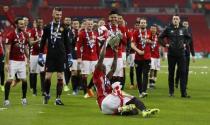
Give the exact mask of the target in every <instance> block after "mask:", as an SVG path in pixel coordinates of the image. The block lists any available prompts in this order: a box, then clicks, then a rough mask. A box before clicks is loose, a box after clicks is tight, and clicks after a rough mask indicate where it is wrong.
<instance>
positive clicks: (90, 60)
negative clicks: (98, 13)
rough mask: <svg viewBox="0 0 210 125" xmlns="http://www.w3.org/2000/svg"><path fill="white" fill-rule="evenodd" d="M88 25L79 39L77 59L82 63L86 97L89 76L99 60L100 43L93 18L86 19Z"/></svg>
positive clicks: (81, 32)
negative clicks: (94, 28) (94, 29)
mask: <svg viewBox="0 0 210 125" xmlns="http://www.w3.org/2000/svg"><path fill="white" fill-rule="evenodd" d="M86 24H87V27H86V29H85V30H82V31H80V33H79V36H78V41H77V57H78V58H77V60H78V63H79V64H81V73H82V83H83V88H84V94H85V96H84V97H85V98H87V96H88V95H90V94H87V76H88V75H89V74H90V73H92V72H93V71H94V69H95V65H96V63H97V60H98V53H99V51H100V50H99V45H98V39H97V36H98V34H97V33H96V32H94V31H93V20H92V19H88V20H87V21H86Z"/></svg>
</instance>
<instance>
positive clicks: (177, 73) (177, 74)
mask: <svg viewBox="0 0 210 125" xmlns="http://www.w3.org/2000/svg"><path fill="white" fill-rule="evenodd" d="M189 66H190V56H186V86H187V83H188V75H189ZM175 81H176V83H177V84H178V83H179V81H180V69H179V68H177V70H176V78H175Z"/></svg>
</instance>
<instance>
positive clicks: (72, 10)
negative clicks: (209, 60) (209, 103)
mask: <svg viewBox="0 0 210 125" xmlns="http://www.w3.org/2000/svg"><path fill="white" fill-rule="evenodd" d="M46 1H47V6H40V7H39V8H38V15H39V16H40V17H42V18H43V19H44V21H45V23H47V22H49V21H51V19H52V17H51V13H52V8H53V7H54V6H58V5H59V6H63V7H64V9H63V17H65V16H69V17H77V18H79V19H82V18H85V17H94V18H99V17H107V16H108V13H109V11H110V8H106V7H102V6H101V2H102V1H101V0H46ZM132 1H133V6H134V7H140V8H141V7H144V8H145V7H148V8H156V7H157V8H159V13H157V14H154V13H146V14H143V13H141V12H136V11H135V13H136V14H132V13H126V14H123V15H124V18H125V20H126V21H127V22H128V23H127V24H128V27H132V26H133V24H134V22H135V19H136V17H141V16H145V17H147V18H148V19H149V25H150V24H152V23H156V24H158V25H161V26H164V25H166V24H168V22H169V21H170V19H171V16H172V15H171V14H166V13H167V12H166V8H170V7H174V5H175V3H176V4H177V5H178V7H179V8H178V9H179V12H180V13H181V16H182V17H185V18H186V17H187V18H188V20H189V21H190V25H191V28H192V32H193V40H194V44H195V49H196V51H209V52H210V35H209V34H210V30H209V29H208V24H207V21H206V18H205V15H204V14H201V13H200V14H193V13H186V12H185V8H186V6H187V2H188V0H132ZM0 4H1V5H11V4H12V0H3V1H2V0H1V1H0ZM11 9H12V11H13V12H14V14H15V15H16V16H27V17H29V18H30V19H33V18H32V15H31V13H30V10H29V9H28V8H27V7H25V6H23V7H12V8H11ZM161 13H162V14H161ZM0 15H3V11H2V8H0Z"/></svg>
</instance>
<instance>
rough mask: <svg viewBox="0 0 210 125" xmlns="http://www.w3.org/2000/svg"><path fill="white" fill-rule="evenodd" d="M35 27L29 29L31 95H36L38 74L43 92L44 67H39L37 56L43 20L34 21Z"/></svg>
mask: <svg viewBox="0 0 210 125" xmlns="http://www.w3.org/2000/svg"><path fill="white" fill-rule="evenodd" d="M35 22H36V27H34V28H33V29H31V31H30V38H29V42H30V46H31V48H30V84H31V85H32V89H33V95H34V96H36V95H37V87H36V86H37V74H39V73H40V80H41V91H42V93H43V92H44V91H43V90H44V77H45V71H44V67H41V66H40V65H39V64H38V55H39V46H40V41H41V38H42V35H43V19H42V18H37V19H36V21H35ZM43 57H44V60H46V51H45V54H44V55H43Z"/></svg>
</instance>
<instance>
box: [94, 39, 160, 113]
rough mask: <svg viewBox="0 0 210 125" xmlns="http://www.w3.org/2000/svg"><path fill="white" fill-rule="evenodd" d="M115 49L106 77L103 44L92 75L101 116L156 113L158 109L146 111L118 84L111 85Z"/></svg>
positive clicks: (115, 60)
mask: <svg viewBox="0 0 210 125" xmlns="http://www.w3.org/2000/svg"><path fill="white" fill-rule="evenodd" d="M117 47H118V45H115V47H114V49H113V51H114V59H113V63H112V67H111V70H110V71H109V72H108V74H107V75H106V74H105V73H106V67H105V65H104V64H103V60H104V55H105V50H106V42H105V43H104V45H103V47H102V50H101V53H100V57H99V60H98V62H97V64H96V67H95V71H94V74H93V82H94V85H95V87H96V91H97V102H98V105H99V108H100V109H101V111H102V113H103V114H112V115H137V114H138V110H140V111H141V112H142V116H143V117H150V116H152V115H154V114H156V113H158V112H159V111H160V110H159V109H146V107H145V105H144V103H143V102H141V101H140V100H138V99H137V98H136V97H134V96H131V95H128V94H126V93H125V92H123V91H121V87H122V86H121V85H120V82H115V83H113V84H112V85H111V83H110V81H109V79H111V78H112V76H113V74H114V72H115V69H116V65H117V50H118V49H117Z"/></svg>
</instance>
